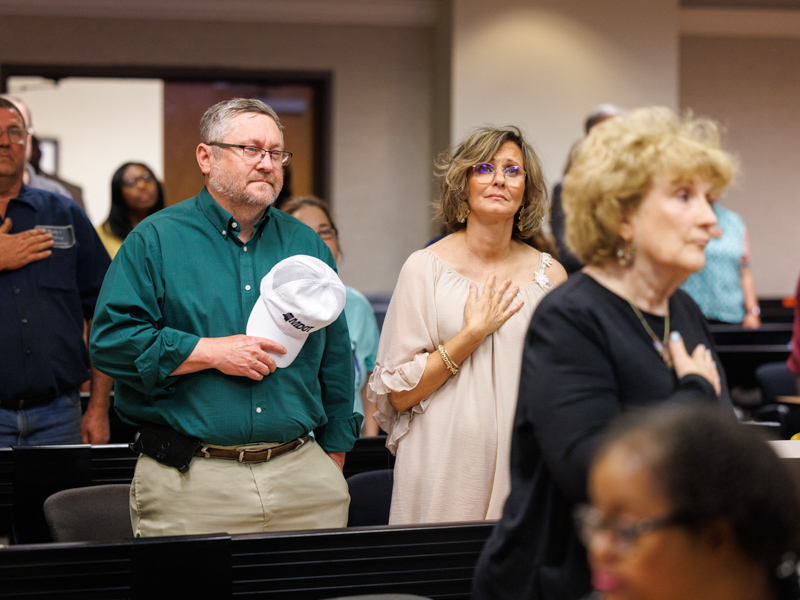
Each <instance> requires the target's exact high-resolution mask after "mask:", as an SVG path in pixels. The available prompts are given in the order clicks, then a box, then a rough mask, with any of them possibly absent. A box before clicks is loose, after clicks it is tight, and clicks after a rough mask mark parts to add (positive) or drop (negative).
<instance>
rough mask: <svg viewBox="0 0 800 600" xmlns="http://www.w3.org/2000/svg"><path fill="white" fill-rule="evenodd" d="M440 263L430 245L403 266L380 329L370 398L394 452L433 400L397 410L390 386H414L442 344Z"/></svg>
mask: <svg viewBox="0 0 800 600" xmlns="http://www.w3.org/2000/svg"><path fill="white" fill-rule="evenodd" d="M436 273H437V264H436V262H435V261H434V260H433V257H432V256H431V255H430V253H429V252H428V251H426V250H419V251H417V252H415V253H414V254H412V255H411V256H410V257H409V258H408V260H407V261H406V263H405V265H403V268H402V270H401V271H400V276H399V277H398V280H397V286H396V287H395V290H394V294H392V299H391V302H390V303H389V308H388V310H387V311H386V319H385V321H384V323H383V329H382V331H381V341H380V345H379V346H378V356H377V359H376V361H375V369H374V370H373V372H372V377H371V378H370V380H369V385H368V386H367V399H368V400H369V401H370V402H374V403H375V406H376V407H377V413H376V415H375V419H376V420H377V421H378V424H379V425H380V427H381V429H383V430H384V431H385V432H386V433H387V439H386V447H387V448H388V449H389V451H390V452H391V453H392V454H394V453H396V451H397V445H398V443H399V442H400V440H401V439H403V437H404V436H405V435H406V434H407V433H408V431H409V428H410V426H411V421H412V420H413V417H414V414H416V413H420V412H424V411H425V408H426V407H427V406H428V404H429V403H430V401H431V398H432V396H431V397H428V398H426V399H425V400H423V401H422V402H420V403H419V404H418V405H417V406H414V407H413V408H411V409H409V410H407V411H404V412H402V413H398V412H397V411H396V410H394V408H392V405H391V404H390V403H389V394H391V392H400V391H406V390H410V389H413V388H414V387H416V385H417V384H418V383H419V380H420V379H421V378H422V374H423V372H424V371H425V365H426V363H427V360H428V355H429V354H430V353H431V352H433V351H435V349H436V348H437V347H438V343H439V342H438V340H439V332H438V327H437V319H436V305H435V284H436V276H437V275H436Z"/></svg>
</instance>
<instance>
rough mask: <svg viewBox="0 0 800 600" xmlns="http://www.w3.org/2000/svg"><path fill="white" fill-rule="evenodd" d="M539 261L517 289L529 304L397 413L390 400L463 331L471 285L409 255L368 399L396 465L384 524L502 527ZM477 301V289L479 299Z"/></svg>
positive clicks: (425, 258)
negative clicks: (489, 522)
mask: <svg viewBox="0 0 800 600" xmlns="http://www.w3.org/2000/svg"><path fill="white" fill-rule="evenodd" d="M551 264H552V260H551V258H550V255H549V254H546V253H542V255H541V259H540V261H539V266H538V269H537V272H536V275H535V281H534V282H532V283H530V284H529V285H527V286H525V287H523V288H522V289H520V292H519V297H520V298H521V299H523V300H524V301H525V304H524V305H523V307H522V308H521V309H520V311H519V312H517V313H516V314H515V315H514V316H512V317H511V318H510V319H509V320H508V321H506V322H505V323H504V324H503V325H502V326H501V327H500V328H499V329H498V330H497V331H495V332H494V333H493V334H492V335H490V336H489V337H487V338H486V339H485V340H484V342H483V343H482V344H481V345H480V347H479V348H478V349H477V350H476V351H475V352H473V353H472V355H471V356H470V357H469V358H467V359H466V360H465V361H464V362H463V364H462V365H461V369H460V371H459V373H458V375H456V376H453V377H451V378H450V379H448V380H447V382H445V384H444V385H443V386H442V387H441V388H439V389H438V390H437V391H436V392H434V393H433V394H432V395H431V396H429V397H428V398H426V399H425V400H423V401H422V402H420V404H418V405H417V406H415V407H413V408H411V409H409V410H407V411H405V412H402V413H398V412H396V411H395V410H394V409H393V408H392V406H391V405H390V404H389V393H390V392H391V391H403V390H409V389H412V388H414V387H415V386H416V385H417V383H418V382H419V380H420V378H421V377H422V373H423V371H424V370H425V365H426V361H427V358H428V354H429V353H431V352H436V351H437V349H438V347H439V344H443V343H445V342H447V341H448V340H450V339H452V338H453V337H454V336H455V335H456V334H457V333H458V332H459V331H461V330H462V329H463V328H464V323H465V322H464V307H465V306H466V303H467V298H468V296H469V284H470V281H469V280H468V279H467V278H465V277H464V276H463V275H460V274H459V273H457V272H456V271H454V270H453V269H452V268H450V267H449V266H448V265H447V264H446V263H445V262H444V261H443V260H442V259H441V258H440V257H439V256H438V255H437V254H435V253H434V252H432V251H431V250H428V249H425V250H419V251H417V252H415V253H414V254H412V255H411V256H410V257H409V258H408V260H407V261H406V263H405V265H404V266H403V269H402V271H401V272H400V277H399V279H398V281H397V287H396V288H395V291H394V294H393V296H392V300H391V303H390V304H389V309H388V311H387V313H386V320H385V322H384V325H383V330H382V332H381V341H380V346H379V348H378V358H377V361H376V364H375V370H374V371H373V374H372V378H371V379H370V382H369V386H368V389H367V396H368V398H369V400H371V401H372V402H375V404H376V405H377V408H378V413H377V415H376V419H377V420H378V423H379V424H380V426H381V428H382V429H383V430H384V431H386V432H387V434H388V437H387V441H386V446H387V447H388V448H389V450H390V451H391V452H392V453H393V454H395V455H396V456H397V462H396V464H395V469H394V491H393V494H392V508H391V513H390V517H389V522H390V523H392V524H409V523H437V522H454V521H478V520H485V519H498V518H499V517H500V515H501V512H502V509H503V503H504V502H505V499H506V496H507V495H508V492H509V490H510V475H509V454H510V447H511V429H512V425H513V420H514V410H515V407H516V403H517V392H518V387H519V374H520V368H521V364H522V345H523V341H524V339H525V333H526V332H527V329H528V324H529V323H530V320H531V316H532V315H533V311H534V309H535V308H536V305H537V304H538V303H539V301H540V300H541V299H542V297H543V296H544V295H545V294H546V293H547V292H549V291H550V290H551V289H553V285H552V284H551V283H550V281H549V280H548V279H547V275H545V269H546V268H547V267H548V266H550V265H551ZM482 291H483V285H479V289H478V292H479V293H481V292H482Z"/></svg>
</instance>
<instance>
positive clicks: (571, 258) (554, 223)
mask: <svg viewBox="0 0 800 600" xmlns="http://www.w3.org/2000/svg"><path fill="white" fill-rule="evenodd" d="M627 112H628V111H626V110H625V109H624V108H620V107H619V106H617V105H615V104H598V105H597V106H595V107H594V108H593V109H592V111H591V112H590V113H589V114H588V115H587V116H586V121H585V122H584V124H583V130H584V135H589V131H591V129H592V127H594V126H595V125H597V124H598V123H602V122H603V121H605V120H606V119H610V118H611V117H621V116H623V115H625V114H627ZM579 144H580V140H578V141H577V142H575V143H574V144H572V147H571V148H570V149H569V156H568V157H567V164H566V166H565V167H564V176H566V175H567V172H568V171H569V167H570V164H571V163H572V156H573V154H574V153H575V151H576V150H577V148H578V145H579ZM563 184H564V182H563V181H559V182H558V183H557V184H555V186H553V197H552V199H551V202H550V207H551V208H550V230H551V231H552V234H553V238H554V240H555V245H556V249H557V252H556V257H557V258H558V260H559V261H560V262H561V264H562V265H563V266H564V269H566V271H567V274H570V275H571V274H572V273H574V272H576V271H579V270H580V269H581V267H583V263H582V262H581V261H580V260H578V259H577V258H576V257H575V255H574V254H572V252H570V249H569V248H567V238H566V232H565V229H564V207H563V206H562V203H561V188H562V186H563Z"/></svg>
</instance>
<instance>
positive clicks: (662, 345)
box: [628, 300, 672, 369]
mask: <svg viewBox="0 0 800 600" xmlns="http://www.w3.org/2000/svg"><path fill="white" fill-rule="evenodd" d="M628 304H630V306H631V308H632V309H633V312H634V313H636V316H637V317H638V318H639V322H640V323H641V324H642V327H644V330H645V331H646V332H647V334H648V335H649V336H650V339H651V340H653V348H655V350H656V352H658V354H659V355H660V356H661V359H662V360H663V361H664V364H665V365H667V366H668V367H669V368H670V369H671V368H672V358H670V355H669V349H668V348H667V340H669V309H667V315H666V317H664V338H663V339H661V340H660V339H658V336H656V334H655V332H654V331H653V330H652V328H651V327H650V325H649V324H648V323H647V321H646V320H645V318H644V315H643V314H642V311H640V310H639V309H638V308H636V306H634V304H633V302H631V301H630V300H628Z"/></svg>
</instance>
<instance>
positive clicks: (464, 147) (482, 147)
mask: <svg viewBox="0 0 800 600" xmlns="http://www.w3.org/2000/svg"><path fill="white" fill-rule="evenodd" d="M506 142H514V143H515V144H516V145H517V146H518V147H519V149H520V151H521V152H522V162H523V164H522V168H523V170H524V171H525V191H524V193H523V196H522V206H521V207H520V211H522V218H521V219H519V218H517V217H515V218H514V230H513V233H512V235H513V236H514V237H516V238H518V239H521V240H525V239H528V238H530V237H533V236H534V235H535V234H536V233H537V232H538V231H539V230H540V229H541V227H542V220H543V218H544V216H545V214H546V210H547V188H546V187H545V183H544V175H543V174H542V166H541V164H540V163H539V157H537V156H536V152H534V150H533V147H532V146H531V145H530V144H529V143H528V142H527V141H526V140H525V137H524V136H523V135H522V132H521V131H520V130H519V128H517V127H513V126H506V127H490V126H489V127H479V128H477V129H475V130H473V131H472V132H471V133H470V134H469V135H468V136H467V138H466V139H465V140H464V141H463V142H461V143H460V144H458V145H457V146H456V147H455V148H453V150H452V151H451V152H449V153H445V154H442V155H441V156H439V158H438V159H437V160H436V162H435V166H436V172H437V176H438V177H439V195H438V197H437V199H436V204H435V206H436V211H437V213H438V214H437V216H438V217H439V218H441V219H442V221H443V222H444V224H445V225H447V226H448V227H449V228H450V229H452V230H453V231H458V230H459V229H463V228H464V227H465V226H466V224H464V223H459V222H458V207H459V205H460V204H461V203H462V202H466V200H467V195H468V189H469V174H470V171H471V170H472V167H473V166H475V165H476V164H479V163H483V162H489V161H491V159H492V157H493V156H494V155H495V154H497V152H498V150H500V146H502V145H503V144H505V143H506ZM523 209H524V210H523ZM518 215H519V211H518ZM518 215H517V216H518Z"/></svg>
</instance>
